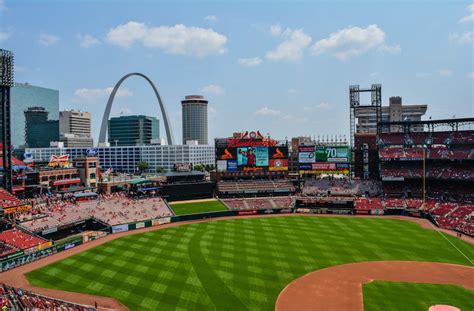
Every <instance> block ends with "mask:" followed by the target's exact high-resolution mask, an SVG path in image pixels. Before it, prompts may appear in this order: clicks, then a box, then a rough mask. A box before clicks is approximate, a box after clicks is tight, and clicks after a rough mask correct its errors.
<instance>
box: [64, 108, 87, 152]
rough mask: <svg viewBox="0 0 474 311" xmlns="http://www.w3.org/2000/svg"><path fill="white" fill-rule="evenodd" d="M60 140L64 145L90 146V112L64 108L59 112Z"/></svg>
mask: <svg viewBox="0 0 474 311" xmlns="http://www.w3.org/2000/svg"><path fill="white" fill-rule="evenodd" d="M59 132H60V138H59V139H60V141H62V142H64V146H65V147H92V146H93V145H94V140H93V139H92V138H91V113H90V112H85V111H74V110H65V111H60V112H59Z"/></svg>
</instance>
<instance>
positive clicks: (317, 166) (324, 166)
mask: <svg viewBox="0 0 474 311" xmlns="http://www.w3.org/2000/svg"><path fill="white" fill-rule="evenodd" d="M311 169H312V170H322V171H331V170H335V169H336V163H321V162H316V163H313V164H312V167H311Z"/></svg>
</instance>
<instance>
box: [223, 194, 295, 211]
mask: <svg viewBox="0 0 474 311" xmlns="http://www.w3.org/2000/svg"><path fill="white" fill-rule="evenodd" d="M221 201H222V202H223V203H224V204H225V205H227V207H228V208H229V209H230V210H249V209H267V208H291V207H293V206H294V204H295V200H294V198H293V197H274V198H268V197H265V198H245V199H222V200H221Z"/></svg>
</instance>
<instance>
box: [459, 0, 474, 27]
mask: <svg viewBox="0 0 474 311" xmlns="http://www.w3.org/2000/svg"><path fill="white" fill-rule="evenodd" d="M467 10H468V11H469V14H468V15H466V16H464V17H463V18H461V19H460V20H459V22H461V23H466V22H472V21H474V3H471V4H470V5H468V7H467Z"/></svg>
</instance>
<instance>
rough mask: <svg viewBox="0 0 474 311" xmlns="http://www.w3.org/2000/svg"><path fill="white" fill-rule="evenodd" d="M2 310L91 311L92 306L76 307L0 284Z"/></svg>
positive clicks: (69, 303)
mask: <svg viewBox="0 0 474 311" xmlns="http://www.w3.org/2000/svg"><path fill="white" fill-rule="evenodd" d="M0 307H2V310H51V311H93V310H95V308H94V307H92V306H83V305H77V304H74V303H71V302H66V301H62V300H58V299H54V298H50V297H45V296H42V295H37V294H34V293H32V292H29V291H24V290H22V289H19V288H14V287H11V286H8V285H5V284H2V283H0Z"/></svg>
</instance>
